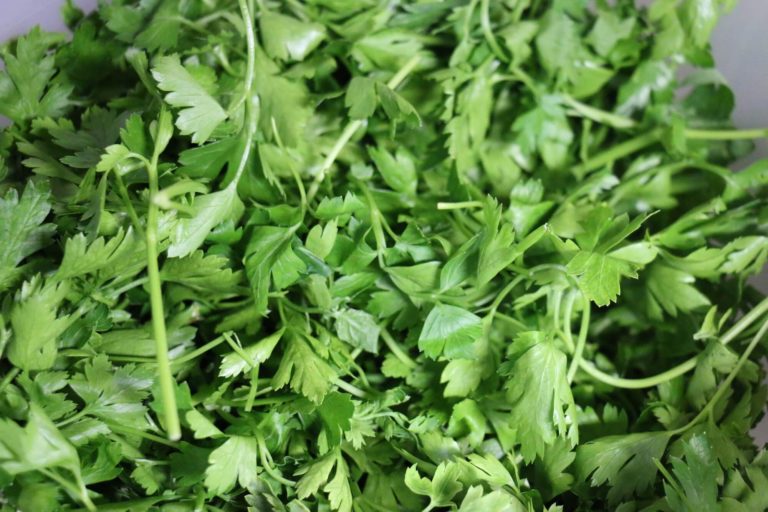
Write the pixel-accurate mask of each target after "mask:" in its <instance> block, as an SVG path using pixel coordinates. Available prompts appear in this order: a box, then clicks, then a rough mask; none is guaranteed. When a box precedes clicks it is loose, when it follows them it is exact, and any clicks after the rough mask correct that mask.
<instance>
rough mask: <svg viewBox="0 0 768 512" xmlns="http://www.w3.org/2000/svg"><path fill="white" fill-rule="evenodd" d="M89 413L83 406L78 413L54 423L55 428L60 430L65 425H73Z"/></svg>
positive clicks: (86, 407)
mask: <svg viewBox="0 0 768 512" xmlns="http://www.w3.org/2000/svg"><path fill="white" fill-rule="evenodd" d="M89 412H91V411H90V409H89V408H88V406H85V407H83V408H82V409H80V410H79V411H78V412H76V413H75V414H73V415H72V416H70V417H69V418H67V419H65V420H62V421H59V422H58V423H56V428H61V427H63V426H65V425H69V424H70V423H74V422H75V421H77V420H79V419H80V418H82V417H83V416H85V415H87V414H88V413H89Z"/></svg>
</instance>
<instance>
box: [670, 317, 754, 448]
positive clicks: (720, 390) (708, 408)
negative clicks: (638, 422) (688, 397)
mask: <svg viewBox="0 0 768 512" xmlns="http://www.w3.org/2000/svg"><path fill="white" fill-rule="evenodd" d="M767 332H768V319H766V320H765V321H764V322H763V325H762V326H761V327H760V330H759V331H757V333H756V334H755V335H754V336H753V337H752V340H751V341H750V342H749V345H747V348H746V349H745V350H744V352H743V353H742V354H741V357H739V360H738V361H737V363H736V366H734V368H733V370H731V372H730V373H729V374H728V376H727V377H726V378H725V380H724V381H723V382H721V383H720V385H719V386H718V387H717V391H715V394H714V395H713V396H712V398H710V400H709V402H707V404H706V405H705V406H704V408H703V409H702V410H701V411H700V412H699V414H697V415H696V417H695V418H693V419H692V420H691V421H690V423H688V424H687V425H685V426H684V427H681V428H679V429H677V430H675V431H673V432H674V433H675V434H681V433H683V432H685V431H687V430H688V429H690V428H692V427H693V426H695V425H696V424H698V423H699V422H700V421H701V420H702V419H704V417H705V416H707V415H708V414H711V413H712V411H713V410H714V407H715V406H716V405H717V402H719V401H720V399H721V398H722V397H723V394H724V393H725V392H726V391H727V390H728V389H729V388H730V386H731V384H732V383H733V380H734V379H735V378H736V376H737V375H738V374H739V372H740V371H741V368H742V367H743V366H744V364H745V363H746V362H747V359H749V356H750V354H752V351H753V350H755V347H757V344H758V343H760V341H762V339H763V337H765V334H766V333H767Z"/></svg>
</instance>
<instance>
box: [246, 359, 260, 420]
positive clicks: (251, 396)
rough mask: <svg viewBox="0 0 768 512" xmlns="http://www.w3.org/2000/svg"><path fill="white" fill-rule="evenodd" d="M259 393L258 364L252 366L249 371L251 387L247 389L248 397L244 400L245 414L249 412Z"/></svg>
mask: <svg viewBox="0 0 768 512" xmlns="http://www.w3.org/2000/svg"><path fill="white" fill-rule="evenodd" d="M258 391H259V363H256V364H254V365H253V368H252V369H251V387H250V388H249V389H248V397H247V398H246V400H245V412H251V409H253V401H254V400H256V394H257V393H258Z"/></svg>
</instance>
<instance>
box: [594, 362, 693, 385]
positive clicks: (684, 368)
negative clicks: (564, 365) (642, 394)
mask: <svg viewBox="0 0 768 512" xmlns="http://www.w3.org/2000/svg"><path fill="white" fill-rule="evenodd" d="M696 360H697V358H696V357H692V358H690V359H688V360H687V361H685V362H684V363H681V364H679V365H677V366H675V367H674V368H670V369H669V370H667V371H665V372H662V373H659V374H658V375H654V376H653V377H645V378H642V379H625V378H622V377H614V376H613V375H609V374H607V373H605V372H602V371H600V370H598V369H597V368H596V367H595V366H594V365H593V364H592V363H590V362H588V361H585V360H584V359H581V360H579V368H581V369H582V370H584V371H585V372H586V373H588V374H589V375H590V376H592V377H593V378H595V379H597V380H599V381H600V382H603V383H604V384H608V385H609V386H613V387H616V388H624V389H644V388H652V387H654V386H658V385H659V384H661V383H662V382H666V381H668V380H672V379H674V378H676V377H679V376H680V375H684V374H686V373H688V372H689V371H691V370H693V369H694V368H696Z"/></svg>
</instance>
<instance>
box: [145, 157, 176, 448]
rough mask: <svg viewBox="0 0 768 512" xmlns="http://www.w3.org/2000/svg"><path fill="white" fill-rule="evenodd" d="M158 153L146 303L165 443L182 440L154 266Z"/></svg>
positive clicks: (153, 165) (153, 166) (152, 168)
mask: <svg viewBox="0 0 768 512" xmlns="http://www.w3.org/2000/svg"><path fill="white" fill-rule="evenodd" d="M159 158H160V155H159V152H158V151H155V154H154V155H153V156H152V161H151V162H150V163H149V166H147V174H148V175H149V206H148V210H147V226H146V231H145V235H146V239H147V277H148V279H149V302H150V308H151V310H152V333H153V337H154V338H155V348H156V355H155V357H156V359H157V376H158V379H159V381H160V397H161V400H162V402H163V409H164V413H165V428H166V430H167V431H168V439H171V440H177V439H179V438H181V424H180V422H179V411H178V408H177V406H176V391H175V383H174V381H173V373H172V372H171V364H170V361H169V358H168V335H167V333H166V329H165V311H164V310H163V291H162V282H161V279H160V268H159V265H158V263H157V259H158V249H157V245H158V244H157V242H158V240H157V226H158V213H159V212H158V206H157V204H156V202H155V196H156V195H157V193H158V183H157V182H158V176H157V162H158V159H159Z"/></svg>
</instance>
